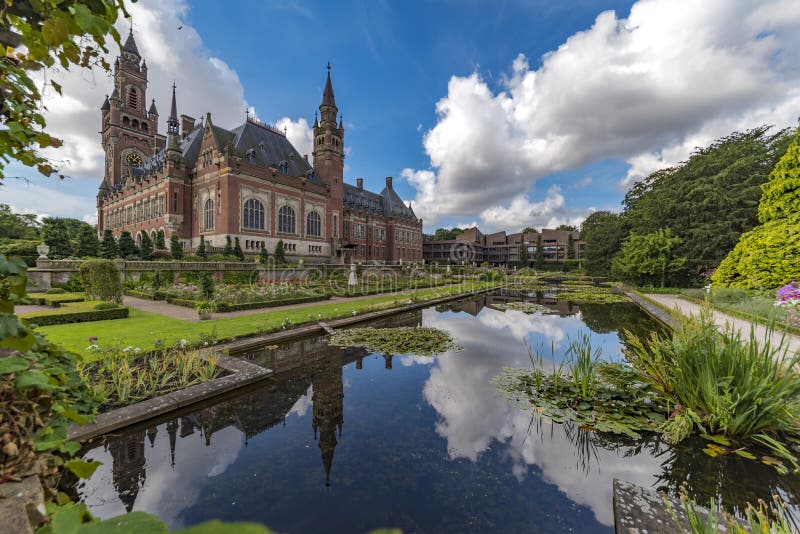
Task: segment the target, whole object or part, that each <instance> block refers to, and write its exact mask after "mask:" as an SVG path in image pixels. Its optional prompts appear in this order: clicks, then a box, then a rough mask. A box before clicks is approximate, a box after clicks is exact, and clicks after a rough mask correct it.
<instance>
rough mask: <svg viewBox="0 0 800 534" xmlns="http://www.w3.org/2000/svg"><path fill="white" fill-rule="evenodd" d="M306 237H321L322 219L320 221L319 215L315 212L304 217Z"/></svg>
mask: <svg viewBox="0 0 800 534" xmlns="http://www.w3.org/2000/svg"><path fill="white" fill-rule="evenodd" d="M306 235H310V236H312V237H321V236H322V219H320V216H319V213H317V212H316V211H311V212H309V213H308V215H307V216H306Z"/></svg>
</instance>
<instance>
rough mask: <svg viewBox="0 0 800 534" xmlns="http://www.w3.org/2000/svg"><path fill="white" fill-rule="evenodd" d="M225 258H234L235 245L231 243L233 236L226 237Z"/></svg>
mask: <svg viewBox="0 0 800 534" xmlns="http://www.w3.org/2000/svg"><path fill="white" fill-rule="evenodd" d="M222 253H223V254H224V255H225V256H233V243H231V236H229V235H226V236H225V249H224V250H223V251H222Z"/></svg>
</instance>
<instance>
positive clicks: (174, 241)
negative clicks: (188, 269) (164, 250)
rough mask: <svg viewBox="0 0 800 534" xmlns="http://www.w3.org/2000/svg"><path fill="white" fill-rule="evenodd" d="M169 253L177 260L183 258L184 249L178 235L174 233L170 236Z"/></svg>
mask: <svg viewBox="0 0 800 534" xmlns="http://www.w3.org/2000/svg"><path fill="white" fill-rule="evenodd" d="M169 252H170V254H172V257H173V258H174V259H176V260H179V259H181V258H183V247H182V246H181V240H180V239H178V234H176V233H174V232H173V233H172V235H171V236H169Z"/></svg>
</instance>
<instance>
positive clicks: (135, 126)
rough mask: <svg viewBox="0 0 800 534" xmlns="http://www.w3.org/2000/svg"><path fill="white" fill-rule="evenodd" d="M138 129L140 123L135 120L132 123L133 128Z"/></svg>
mask: <svg viewBox="0 0 800 534" xmlns="http://www.w3.org/2000/svg"><path fill="white" fill-rule="evenodd" d="M138 127H139V121H137V120H136V119H133V120H132V121H131V128H138Z"/></svg>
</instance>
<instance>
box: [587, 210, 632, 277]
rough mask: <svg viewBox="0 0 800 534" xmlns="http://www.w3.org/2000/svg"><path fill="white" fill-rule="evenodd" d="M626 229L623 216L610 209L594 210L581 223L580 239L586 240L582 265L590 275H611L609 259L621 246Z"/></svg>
mask: <svg viewBox="0 0 800 534" xmlns="http://www.w3.org/2000/svg"><path fill="white" fill-rule="evenodd" d="M625 236H626V231H625V226H624V223H623V218H622V217H621V216H620V215H617V214H616V213H611V212H610V211H596V212H594V213H592V214H591V215H589V216H588V217H586V220H584V221H583V224H582V225H581V239H583V240H584V241H586V247H585V249H584V251H583V260H584V261H583V267H584V269H586V273H587V274H589V275H591V276H611V260H612V259H613V258H614V256H616V255H617V253H618V252H619V250H620V248H622V241H623V239H625Z"/></svg>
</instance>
